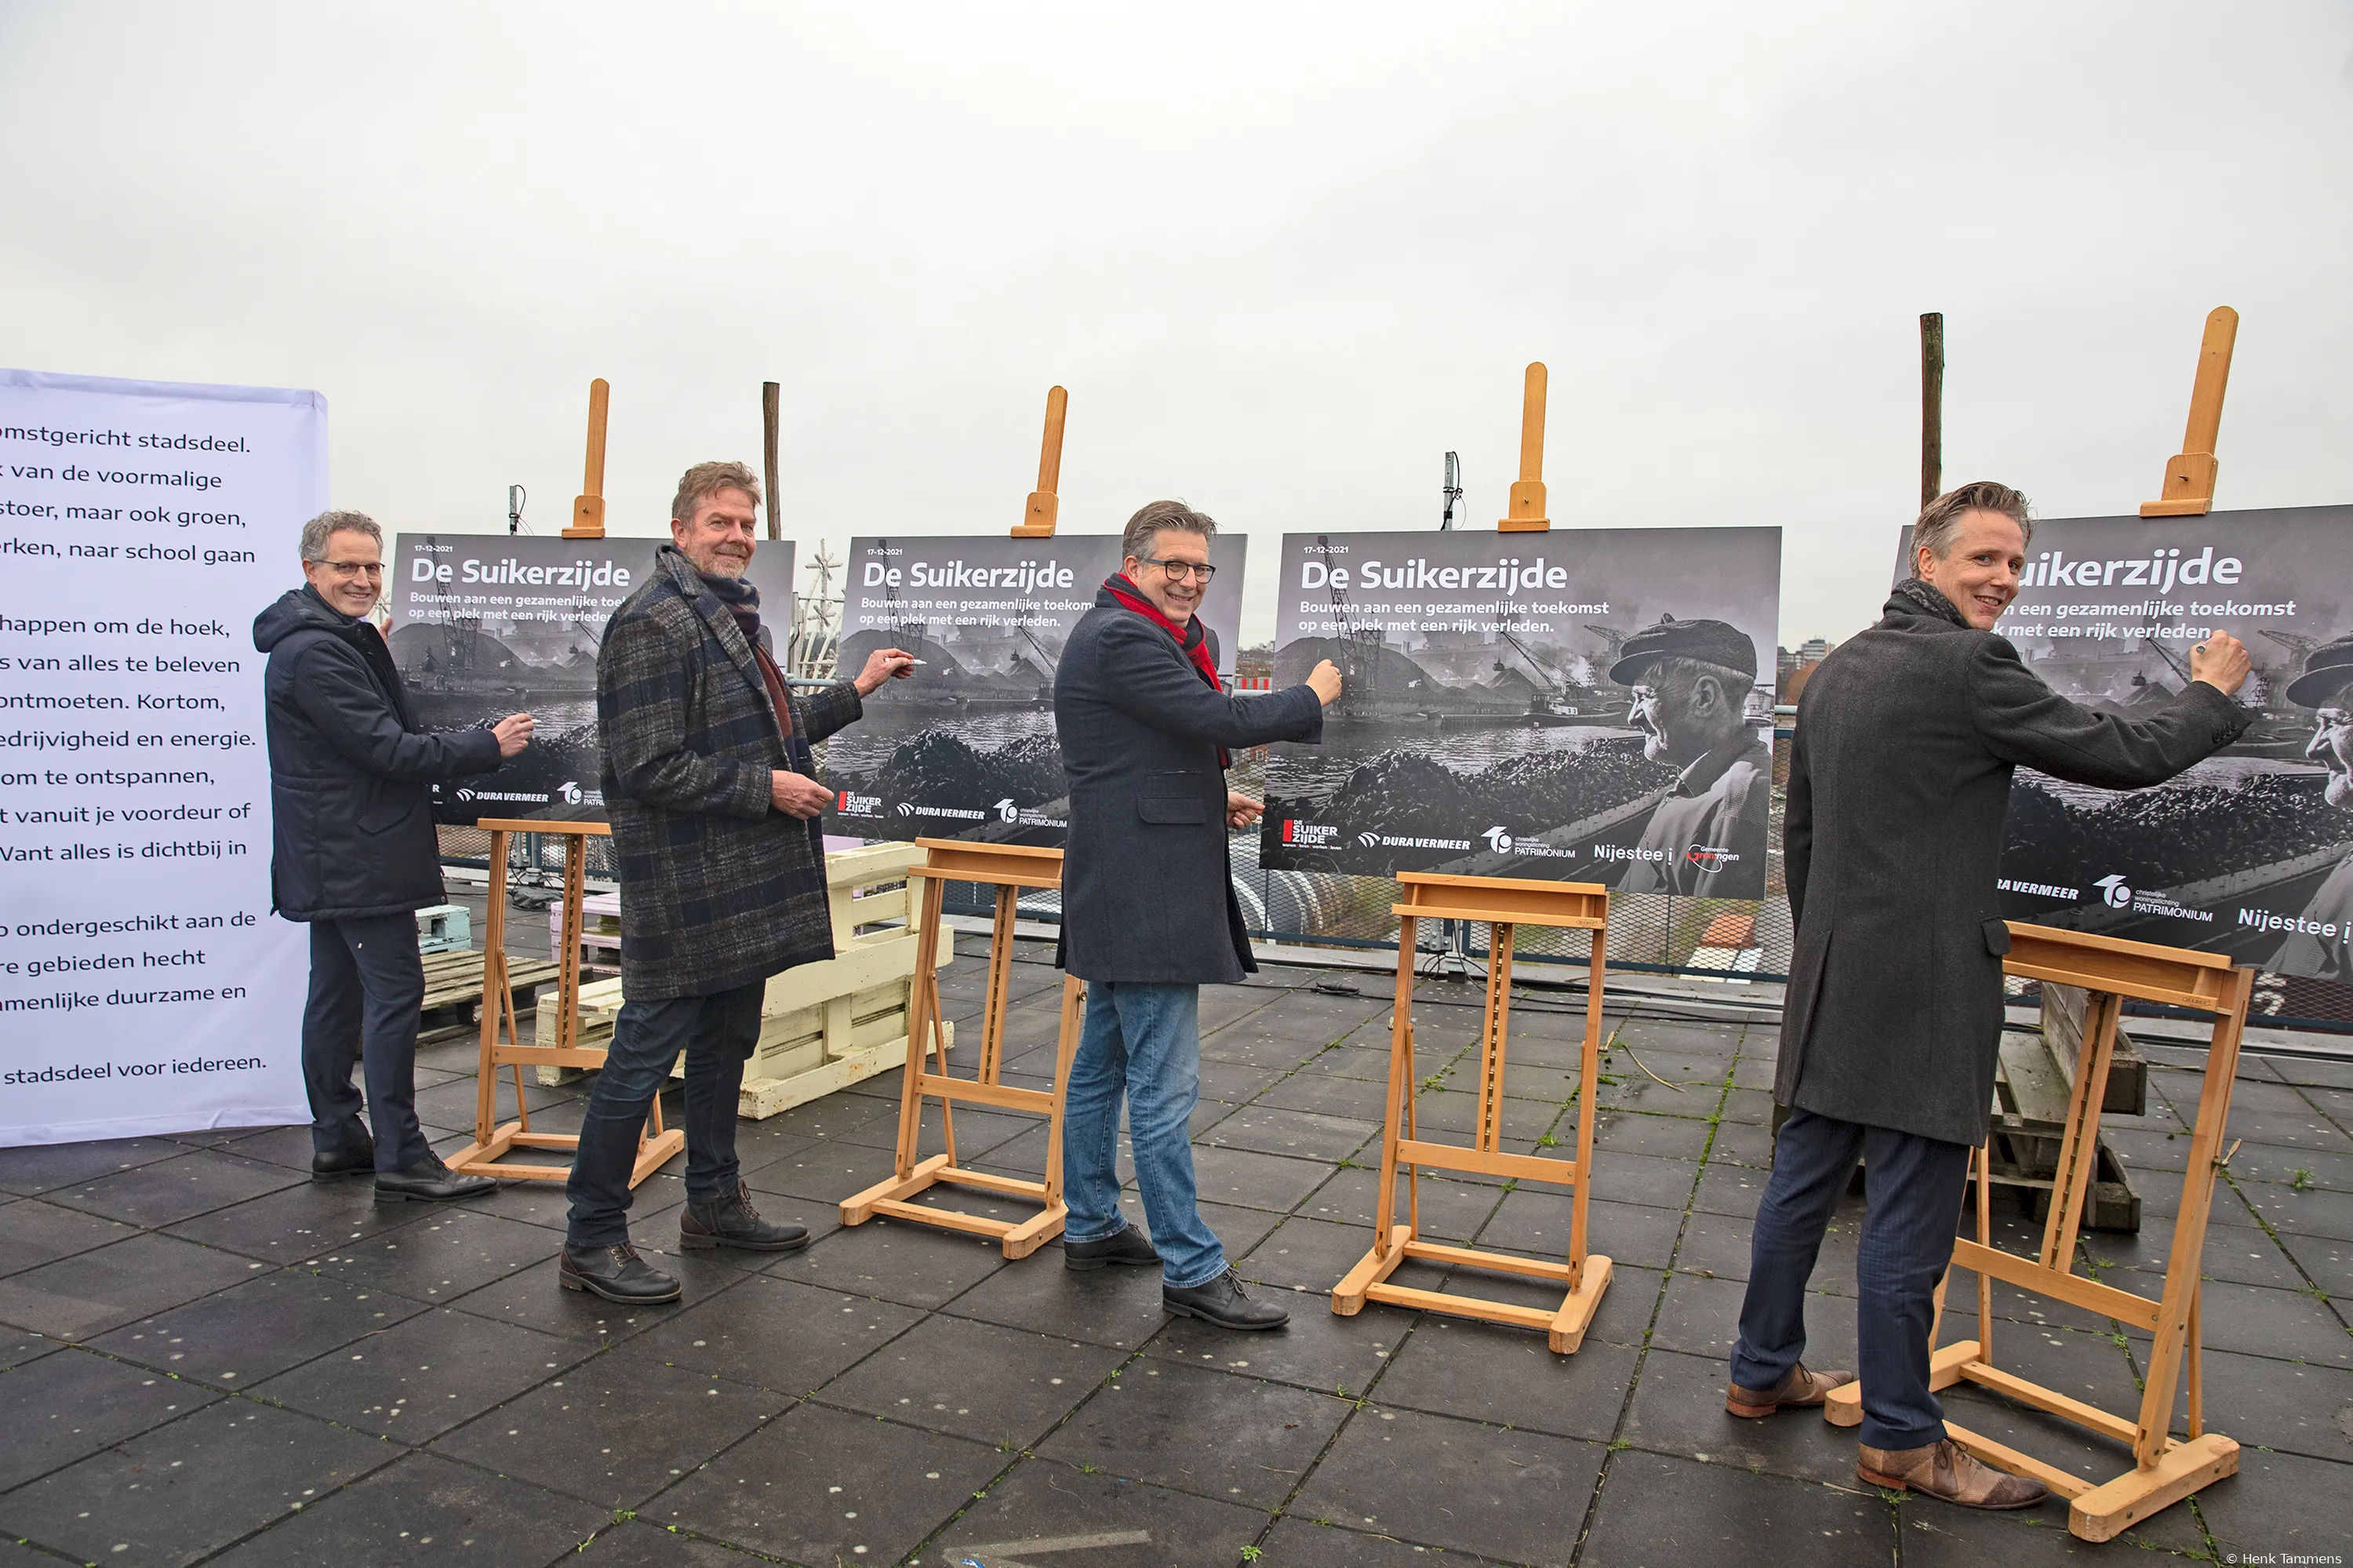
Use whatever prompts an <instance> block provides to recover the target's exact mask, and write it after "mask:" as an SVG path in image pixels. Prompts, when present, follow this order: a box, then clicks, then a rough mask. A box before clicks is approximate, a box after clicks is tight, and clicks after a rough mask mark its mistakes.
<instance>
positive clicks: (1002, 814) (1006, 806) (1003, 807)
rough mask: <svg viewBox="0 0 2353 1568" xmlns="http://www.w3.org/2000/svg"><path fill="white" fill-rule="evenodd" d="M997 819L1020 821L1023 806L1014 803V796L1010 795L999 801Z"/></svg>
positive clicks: (1001, 820)
mask: <svg viewBox="0 0 2353 1568" xmlns="http://www.w3.org/2000/svg"><path fill="white" fill-rule="evenodd" d="M1020 820H1021V808H1020V807H1018V806H1017V805H1015V804H1014V803H1013V797H1012V796H1010V795H1008V796H1007V797H1006V798H1005V799H1004V800H999V801H998V802H997V821H1000V822H1018V821H1020Z"/></svg>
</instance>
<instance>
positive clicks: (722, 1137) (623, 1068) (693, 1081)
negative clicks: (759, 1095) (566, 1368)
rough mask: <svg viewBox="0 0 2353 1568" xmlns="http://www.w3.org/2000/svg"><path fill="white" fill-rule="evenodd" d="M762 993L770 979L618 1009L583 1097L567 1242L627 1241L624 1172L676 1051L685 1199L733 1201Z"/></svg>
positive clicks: (634, 1156) (634, 1157) (569, 1187)
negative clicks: (739, 1122)
mask: <svg viewBox="0 0 2353 1568" xmlns="http://www.w3.org/2000/svg"><path fill="white" fill-rule="evenodd" d="M767 989H768V982H767V981H765V980H754V981H753V982H752V983H751V984H749V985H739V986H737V987H736V988H735V989H734V990H733V991H718V992H715V993H713V994H712V995H710V996H682V997H679V998H676V999H675V1000H672V1001H624V1002H623V1003H622V1004H621V1015H620V1016H619V1017H618V1018H617V1019H615V1020H614V1021H613V1044H612V1048H611V1050H610V1051H609V1052H607V1054H606V1057H605V1066H604V1069H603V1070H602V1071H601V1072H599V1073H598V1074H597V1075H596V1087H595V1088H593V1089H591V1090H589V1091H588V1112H587V1115H586V1118H584V1119H583V1120H582V1122H581V1124H580V1151H579V1152H578V1153H577V1154H575V1155H574V1156H573V1158H572V1178H571V1180H570V1181H568V1182H567V1183H565V1193H566V1195H567V1196H569V1197H570V1198H571V1200H572V1214H571V1223H570V1224H569V1225H568V1226H567V1227H566V1234H565V1241H566V1242H567V1243H568V1244H569V1245H573V1246H575V1247H591V1246H614V1245H618V1244H619V1243H622V1242H625V1241H628V1239H629V1200H630V1197H631V1196H632V1194H631V1192H630V1191H629V1171H630V1168H631V1167H632V1166H634V1165H635V1164H636V1163H637V1159H638V1133H640V1132H641V1131H643V1130H644V1128H645V1125H646V1114H647V1113H648V1112H649V1110H651V1109H652V1108H653V1103H654V1097H655V1096H656V1095H658V1094H659V1093H660V1092H661V1086H662V1085H663V1084H665V1083H667V1082H668V1081H669V1080H670V1065H671V1064H673V1063H675V1062H676V1061H677V1060H678V1054H679V1052H680V1051H681V1050H683V1051H684V1052H685V1053H686V1201H687V1202H690V1203H708V1202H712V1201H714V1200H716V1199H720V1198H728V1197H733V1195H734V1193H735V1185H736V1181H737V1176H738V1168H737V1165H736V1160H735V1101H736V1097H737V1096H738V1095H739V1094H741V1093H742V1091H743V1087H744V1063H745V1062H747V1061H749V1060H751V1056H752V1051H753V1048H754V1046H756V1045H758V1044H759V1043H760V999H761V997H762V996H763V995H765V993H766V991H767Z"/></svg>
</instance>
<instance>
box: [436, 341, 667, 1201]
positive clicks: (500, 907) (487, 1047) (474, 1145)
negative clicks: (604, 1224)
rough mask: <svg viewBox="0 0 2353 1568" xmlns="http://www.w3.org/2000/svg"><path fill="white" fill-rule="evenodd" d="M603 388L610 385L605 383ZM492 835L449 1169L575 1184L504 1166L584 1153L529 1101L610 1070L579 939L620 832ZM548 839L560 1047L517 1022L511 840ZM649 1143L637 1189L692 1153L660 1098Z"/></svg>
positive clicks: (490, 826) (589, 829)
mask: <svg viewBox="0 0 2353 1568" xmlns="http://www.w3.org/2000/svg"><path fill="white" fill-rule="evenodd" d="M597 385H598V386H599V387H601V386H603V385H604V383H603V382H601V381H600V382H598V383H597ZM474 825H475V826H476V827H479V828H483V829H487V830H488V831H489V832H490V835H491V889H490V908H489V910H488V911H487V914H486V916H485V919H484V921H483V927H482V1044H481V1057H480V1069H479V1071H480V1078H479V1079H478V1080H477V1082H476V1085H475V1097H474V1141H473V1142H471V1143H470V1144H468V1145H467V1146H466V1147H465V1148H463V1149H461V1150H458V1152H457V1153H455V1154H453V1155H451V1156H450V1157H449V1169H450V1170H452V1171H457V1172H458V1173H459V1174H460V1175H464V1176H500V1177H506V1178H509V1179H513V1180H521V1181H564V1180H565V1179H566V1178H568V1177H569V1176H570V1175H571V1174H572V1167H571V1165H570V1164H569V1163H566V1164H563V1165H502V1164H501V1163H500V1161H501V1160H503V1159H504V1158H505V1157H506V1156H507V1155H509V1154H511V1153H512V1152H513V1151H514V1150H518V1149H550V1150H554V1149H560V1150H577V1149H578V1148H579V1147H580V1138H579V1135H578V1134H577V1133H570V1132H533V1130H532V1128H531V1106H530V1104H529V1103H528V1101H527V1100H526V1099H525V1098H524V1096H525V1093H526V1091H525V1089H524V1088H523V1081H522V1070H523V1069H524V1068H525V1067H533V1066H538V1067H601V1066H603V1065H605V1052H604V1050H603V1048H601V1047H597V1046H583V1045H582V1044H580V1039H579V1028H580V1007H579V1002H580V929H581V926H582V924H583V922H584V920H585V918H586V916H585V915H584V913H583V910H582V904H583V901H584V898H585V896H586V886H585V878H586V874H587V851H588V841H589V840H590V839H592V838H605V837H607V836H609V835H610V834H611V832H612V831H613V830H612V829H611V828H610V827H608V826H607V825H606V824H605V823H603V822H566V821H540V820H539V819H537V818H529V819H525V818H494V817H485V818H483V819H481V821H478V822H476V823H475V824H474ZM518 832H520V833H543V834H545V835H547V836H548V837H550V838H561V839H563V840H565V860H564V924H563V936H562V940H563V943H564V950H563V952H562V953H561V954H559V955H558V956H557V959H556V996H557V998H558V1002H559V1005H558V1007H557V1010H556V1025H555V1038H554V1040H552V1041H550V1040H534V1041H533V1043H532V1044H529V1045H525V1044H522V1033H521V1029H520V1027H519V1025H518V1022H517V1020H516V1018H515V1007H514V991H513V989H512V986H511V985H510V984H509V983H508V980H507V951H506V935H507V842H508V835H509V834H511V833H518ZM501 1067H507V1068H510V1069H512V1071H513V1074H514V1086H515V1119H514V1120H512V1121H511V1122H506V1123H504V1124H501V1123H499V1121H498V1075H499V1069H500V1068H501ZM648 1125H649V1128H651V1132H650V1134H649V1133H648V1132H647V1131H645V1130H643V1129H641V1130H640V1131H639V1132H638V1158H637V1162H636V1164H635V1165H634V1166H633V1167H632V1168H631V1169H630V1171H629V1185H630V1186H632V1187H634V1186H636V1185H637V1184H638V1182H640V1181H644V1180H645V1179H646V1178H647V1177H649V1176H650V1175H652V1174H653V1173H654V1172H655V1171H659V1170H660V1169H661V1168H662V1166H663V1165H664V1164H666V1163H668V1162H669V1160H670V1158H671V1157H672V1156H673V1155H677V1154H681V1153H683V1152H684V1151H685V1149H686V1133H685V1130H684V1129H683V1128H669V1129H668V1130H665V1129H664V1128H663V1127H662V1114H661V1098H660V1097H659V1096H656V1097H655V1099H654V1103H653V1108H652V1110H651V1111H650V1112H649V1116H648Z"/></svg>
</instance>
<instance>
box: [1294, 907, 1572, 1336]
mask: <svg viewBox="0 0 2353 1568" xmlns="http://www.w3.org/2000/svg"><path fill="white" fill-rule="evenodd" d="M1398 889H1399V891H1400V893H1401V894H1402V895H1403V897H1404V902H1403V903H1400V904H1398V905H1397V906H1395V908H1394V910H1393V911H1392V912H1393V913H1394V914H1395V915H1396V916H1398V970H1397V1006H1396V1010H1395V1012H1393V1014H1392V1015H1391V1018H1390V1021H1389V1092H1388V1107H1387V1110H1386V1112H1385V1113H1384V1125H1383V1127H1382V1129H1381V1171H1380V1178H1379V1182H1378V1186H1377V1197H1376V1198H1375V1200H1374V1210H1373V1245H1372V1250H1371V1251H1369V1252H1367V1253H1366V1254H1365V1255H1364V1256H1363V1257H1362V1258H1359V1259H1358V1260H1357V1262H1356V1266H1355V1267H1354V1268H1352V1269H1350V1270H1349V1271H1348V1273H1347V1277H1345V1278H1344V1279H1342V1280H1341V1281H1340V1283H1339V1284H1338V1285H1336V1286H1335V1287H1333V1290H1332V1310H1333V1311H1334V1312H1335V1313H1337V1314H1338V1315H1339V1316H1341V1317H1343V1318H1353V1317H1355V1316H1356V1314H1357V1313H1359V1312H1361V1311H1363V1310H1364V1309H1365V1303H1366V1302H1367V1301H1380V1302H1386V1303H1388V1305H1390V1306H1393V1307H1409V1308H1419V1310H1421V1311H1425V1312H1445V1313H1449V1314H1451V1315H1452V1316H1455V1317H1458V1318H1478V1319H1484V1320H1485V1321H1487V1322H1490V1323H1508V1324H1512V1325H1514V1326H1515V1327H1518V1328H1523V1329H1542V1330H1544V1331H1545V1338H1546V1343H1547V1344H1548V1345H1550V1346H1551V1347H1552V1349H1553V1350H1554V1351H1557V1352H1558V1353H1560V1354H1562V1355H1568V1354H1571V1353H1573V1352H1574V1351H1576V1350H1577V1347H1578V1346H1579V1345H1581V1344H1583V1343H1584V1342H1585V1331H1586V1330H1587V1329H1588V1328H1589V1327H1591V1326H1592V1322H1593V1314H1594V1311H1595V1309H1596V1308H1599V1306H1600V1305H1601V1295H1602V1292H1604V1291H1605V1290H1607V1289H1609V1276H1610V1272H1611V1264H1610V1261H1609V1259H1608V1258H1606V1257H1604V1256H1602V1255H1600V1254H1599V1253H1592V1254H1588V1252H1587V1251H1586V1204H1587V1190H1588V1187H1589V1186H1590V1185H1591V1183H1592V1170H1593V1118H1594V1115H1595V1107H1594V1103H1593V1099H1594V1091H1595V1088H1596V1087H1597V1086H1598V1085H1599V1082H1600V1075H1601V992H1602V986H1603V967H1604V963H1605V949H1606V946H1607V938H1608V933H1609V890H1608V889H1606V888H1603V887H1599V886H1596V885H1593V884H1591V883H1582V882H1527V881H1514V880H1511V879H1508V878H1504V877H1492V876H1440V875H1436V874H1431V873H1428V872H1419V871H1406V872H1399V873H1398ZM1421 919H1435V920H1475V921H1482V922H1484V923H1485V924H1486V925H1487V927H1488V932H1489V938H1488V943H1487V954H1488V961H1487V999H1486V1008H1485V1013H1484V1018H1483V1027H1482V1031H1481V1033H1480V1039H1479V1110H1478V1126H1477V1129H1476V1130H1475V1131H1474V1132H1473V1133H1472V1141H1471V1145H1470V1147H1468V1148H1464V1147H1462V1146H1461V1145H1460V1144H1452V1143H1440V1142H1437V1141H1435V1140H1432V1141H1427V1142H1425V1141H1424V1140H1423V1139H1421V1138H1419V1136H1418V1135H1417V1133H1416V1130H1415V1128H1414V1091H1415V1079H1414V1065H1413V965H1414V957H1415V951H1414V933H1415V931H1416V929H1417V928H1418V927H1417V924H1416V922H1417V921H1418V920H1421ZM1522 925H1525V926H1540V927H1556V928H1567V929H1577V930H1584V931H1586V932H1588V933H1589V934H1590V937H1591V939H1592V944H1593V950H1592V958H1591V963H1592V966H1593V967H1592V969H1591V971H1590V972H1591V977H1592V979H1591V983H1590V984H1589V985H1588V987H1587V990H1586V993H1585V1052H1584V1059H1583V1063H1582V1065H1581V1068H1580V1072H1579V1076H1578V1080H1577V1157H1576V1158H1575V1159H1574V1160H1556V1159H1552V1158H1549V1157H1545V1156H1537V1155H1526V1154H1507V1153H1505V1152H1504V1149H1503V1130H1504V1128H1503V1117H1504V1044H1505V1041H1506V1039H1507V1037H1508V1035H1509V1033H1510V1028H1511V1012H1512V933H1513V928H1514V926H1522ZM1423 1166H1429V1167H1431V1168H1432V1169H1435V1170H1440V1171H1472V1172H1475V1173H1478V1174H1480V1175H1485V1176H1508V1177H1513V1178H1514V1179H1516V1180H1519V1181H1558V1182H1563V1183H1566V1184H1567V1185H1568V1187H1569V1188H1570V1193H1569V1221H1568V1252H1567V1257H1566V1259H1565V1260H1564V1261H1562V1262H1558V1263H1554V1262H1550V1261H1548V1260H1545V1259H1539V1258H1530V1257H1516V1256H1514V1255H1511V1254H1509V1253H1500V1252H1482V1251H1479V1250H1477V1249H1475V1248H1472V1247H1461V1246H1441V1245H1439V1244H1438V1243H1436V1242H1426V1241H1423V1240H1422V1239H1421V1210H1420V1205H1419V1201H1418V1200H1419V1193H1418V1192H1417V1191H1416V1187H1417V1184H1418V1178H1419V1174H1420V1171H1421V1168H1422V1167H1423ZM1399 1171H1403V1172H1404V1173H1405V1177H1406V1183H1407V1200H1406V1205H1407V1206H1406V1218H1405V1223H1404V1224H1398V1219H1397V1188H1398V1172H1399ZM1408 1258H1418V1259H1419V1260H1421V1261H1423V1262H1425V1263H1435V1264H1444V1265H1450V1266H1455V1267H1461V1268H1475V1269H1482V1270H1485V1271H1487V1272H1490V1273H1495V1274H1513V1275H1518V1276H1520V1277H1523V1278H1531V1279H1539V1280H1543V1281H1545V1282H1546V1283H1547V1284H1551V1285H1557V1286H1566V1287H1567V1291H1568V1294H1567V1298H1565V1299H1564V1300H1563V1301H1562V1302H1561V1304H1560V1306H1559V1307H1558V1308H1556V1309H1553V1310H1549V1311H1547V1310H1546V1309H1544V1308H1537V1307H1525V1306H1522V1305H1520V1304H1519V1303H1517V1302H1513V1301H1492V1300H1487V1299H1484V1298H1480V1297H1475V1296H1466V1295H1458V1294H1455V1293H1454V1292H1452V1291H1448V1292H1444V1293H1440V1292H1438V1291H1433V1290H1417V1289H1412V1288H1409V1287H1405V1286H1401V1285H1391V1284H1389V1283H1388V1277H1389V1276H1390V1275H1392V1274H1394V1273H1396V1272H1397V1269H1398V1265H1400V1264H1402V1263H1404V1262H1405V1261H1406V1260H1407V1259H1408Z"/></svg>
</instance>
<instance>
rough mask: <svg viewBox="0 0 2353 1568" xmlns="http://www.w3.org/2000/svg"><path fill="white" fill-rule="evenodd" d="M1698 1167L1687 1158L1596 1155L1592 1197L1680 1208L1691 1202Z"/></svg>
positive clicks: (1619, 1154)
mask: <svg viewBox="0 0 2353 1568" xmlns="http://www.w3.org/2000/svg"><path fill="white" fill-rule="evenodd" d="M1700 1169H1701V1168H1700V1167H1699V1165H1698V1164H1696V1163H1695V1162H1694V1161H1692V1160H1662V1159H1660V1158H1658V1157H1657V1156H1655V1155H1650V1154H1621V1153H1619V1152H1616V1151H1614V1150H1612V1151H1610V1152H1609V1154H1608V1156H1607V1157H1606V1158H1604V1157H1603V1156H1601V1155H1599V1154H1597V1155H1596V1156H1595V1157H1594V1160H1593V1173H1592V1177H1591V1182H1592V1189H1591V1190H1592V1193H1593V1196H1594V1197H1596V1198H1598V1199H1601V1200H1604V1201H1606V1202H1612V1203H1646V1204H1650V1205H1651V1206H1652V1207H1655V1208H1665V1209H1676V1210H1681V1209H1684V1208H1688V1207H1689V1206H1690V1205H1691V1202H1692V1189H1693V1186H1694V1183H1695V1182H1697V1181H1698V1180H1699V1177H1700Z"/></svg>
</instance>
